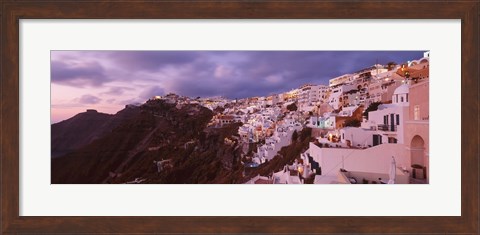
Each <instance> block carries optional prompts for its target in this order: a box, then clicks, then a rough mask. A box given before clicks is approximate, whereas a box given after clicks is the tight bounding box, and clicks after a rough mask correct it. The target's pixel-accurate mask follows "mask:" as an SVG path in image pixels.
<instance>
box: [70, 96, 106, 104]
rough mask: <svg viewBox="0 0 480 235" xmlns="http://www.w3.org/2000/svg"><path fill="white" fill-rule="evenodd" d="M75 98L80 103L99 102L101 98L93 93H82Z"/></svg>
mask: <svg viewBox="0 0 480 235" xmlns="http://www.w3.org/2000/svg"><path fill="white" fill-rule="evenodd" d="M75 100H76V101H77V102H78V103H81V104H98V103H100V101H102V99H100V98H98V97H96V96H93V95H82V96H81V97H79V98H76V99H75Z"/></svg>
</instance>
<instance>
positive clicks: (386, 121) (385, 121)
mask: <svg viewBox="0 0 480 235" xmlns="http://www.w3.org/2000/svg"><path fill="white" fill-rule="evenodd" d="M387 123H388V116H387V115H385V116H383V124H384V125H387Z"/></svg>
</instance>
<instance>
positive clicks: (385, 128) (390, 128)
mask: <svg viewBox="0 0 480 235" xmlns="http://www.w3.org/2000/svg"><path fill="white" fill-rule="evenodd" d="M378 130H379V131H397V126H396V125H394V126H391V125H385V124H380V125H378Z"/></svg>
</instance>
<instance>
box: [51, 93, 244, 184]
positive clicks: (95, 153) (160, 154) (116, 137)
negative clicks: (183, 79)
mask: <svg viewBox="0 0 480 235" xmlns="http://www.w3.org/2000/svg"><path fill="white" fill-rule="evenodd" d="M212 116H213V113H212V111H210V110H209V109H206V108H204V107H201V106H198V105H185V106H184V107H175V106H174V105H172V104H167V103H164V102H163V101H149V102H147V103H146V104H144V105H142V106H141V107H140V108H139V112H138V113H137V114H135V115H133V117H131V118H130V119H127V120H124V121H123V122H121V124H120V125H118V126H117V127H116V128H114V129H113V130H111V132H108V133H106V134H105V135H104V136H103V137H101V138H99V139H96V140H94V141H93V142H92V143H90V144H88V145H86V146H84V147H81V148H80V149H78V150H76V151H73V152H72V153H69V154H67V155H66V156H65V157H62V158H55V159H52V183H124V182H128V181H132V180H134V179H135V178H144V179H145V181H144V183H222V182H224V181H226V180H227V181H228V180H229V178H228V177H226V175H231V174H232V171H235V170H238V168H239V167H238V164H239V163H238V162H239V160H238V159H239V150H238V148H237V143H236V140H235V139H234V137H232V135H233V134H236V132H237V129H238V126H239V125H238V124H236V125H232V126H228V127H225V128H220V129H207V128H206V126H207V123H208V122H209V121H210V120H211V118H212ZM226 137H228V138H229V141H226V140H225V138H226ZM162 159H170V161H171V165H172V167H171V169H166V170H165V171H162V172H161V173H157V168H156V166H155V165H154V163H153V161H154V160H162ZM233 168H234V169H233ZM238 172H240V171H239V170H238ZM229 183H230V182H229Z"/></svg>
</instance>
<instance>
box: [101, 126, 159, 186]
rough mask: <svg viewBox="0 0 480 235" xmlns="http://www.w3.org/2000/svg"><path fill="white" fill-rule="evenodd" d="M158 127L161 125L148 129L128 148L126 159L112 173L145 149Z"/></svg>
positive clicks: (108, 177)
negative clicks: (134, 144) (136, 142)
mask: <svg viewBox="0 0 480 235" xmlns="http://www.w3.org/2000/svg"><path fill="white" fill-rule="evenodd" d="M160 127H161V125H157V127H155V129H153V130H152V131H150V132H149V133H148V134H147V135H146V136H145V137H144V138H143V139H142V140H141V141H140V142H138V144H137V145H136V146H135V148H134V149H132V150H130V151H129V152H128V153H127V157H126V159H125V160H124V161H123V162H122V163H120V165H119V166H118V167H117V168H116V169H115V171H113V173H120V171H121V170H122V169H123V168H124V167H125V166H126V165H127V164H128V163H129V162H130V161H131V160H132V159H133V157H135V155H137V154H138V153H140V152H141V151H143V150H145V149H146V148H147V145H148V143H149V140H150V139H151V137H152V135H153V134H154V133H156V132H157V131H158V130H159V129H160ZM109 179H110V174H109V175H108V176H107V178H105V179H104V180H103V181H102V184H106V183H107V181H108V180H109Z"/></svg>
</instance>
